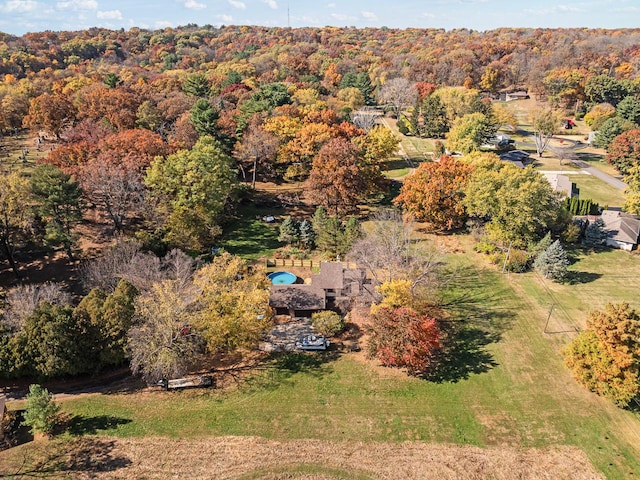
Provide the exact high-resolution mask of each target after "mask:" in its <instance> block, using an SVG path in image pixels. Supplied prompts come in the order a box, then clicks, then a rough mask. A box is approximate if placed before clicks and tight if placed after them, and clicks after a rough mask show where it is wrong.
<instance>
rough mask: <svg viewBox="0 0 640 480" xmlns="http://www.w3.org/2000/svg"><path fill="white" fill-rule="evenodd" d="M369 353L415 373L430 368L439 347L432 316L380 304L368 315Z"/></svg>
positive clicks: (437, 330)
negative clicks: (377, 308)
mask: <svg viewBox="0 0 640 480" xmlns="http://www.w3.org/2000/svg"><path fill="white" fill-rule="evenodd" d="M369 331H370V334H371V337H370V339H369V345H368V353H369V356H370V357H371V358H377V359H378V360H380V362H382V364H383V365H384V366H387V367H400V368H407V370H408V372H409V374H411V375H416V374H420V373H425V372H428V371H430V370H432V369H433V368H434V367H435V366H436V363H437V353H438V352H439V351H440V349H441V344H440V338H441V336H442V335H441V332H440V329H439V328H438V325H437V322H436V320H435V319H433V318H430V317H428V316H426V315H419V314H418V313H416V311H415V310H413V309H411V308H409V307H399V308H395V309H392V308H388V307H383V308H381V309H379V310H377V311H376V312H375V314H374V315H373V316H372V318H371V326H370V329H369Z"/></svg>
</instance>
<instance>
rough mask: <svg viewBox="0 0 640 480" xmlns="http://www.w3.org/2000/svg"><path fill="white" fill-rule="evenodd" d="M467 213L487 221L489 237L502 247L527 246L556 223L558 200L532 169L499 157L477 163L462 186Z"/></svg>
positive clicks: (559, 209) (558, 207) (540, 176)
mask: <svg viewBox="0 0 640 480" xmlns="http://www.w3.org/2000/svg"><path fill="white" fill-rule="evenodd" d="M464 204H465V207H466V208H467V212H468V213H469V215H470V216H475V217H476V218H478V219H481V220H485V221H487V223H486V230H487V233H488V234H489V237H490V238H491V239H492V240H493V241H495V242H497V243H499V244H502V245H504V246H508V245H509V244H512V245H513V246H514V247H516V248H526V246H527V245H529V244H530V243H532V242H535V241H537V240H538V239H539V238H541V237H542V236H543V235H544V234H545V233H546V232H547V231H549V229H550V228H551V227H552V226H554V225H555V223H554V222H556V221H557V220H558V218H559V215H560V211H561V208H560V201H559V199H558V197H557V195H556V194H555V193H554V192H553V190H552V189H551V185H550V184H549V182H548V181H547V180H546V179H545V178H544V176H542V175H541V174H540V173H538V172H536V171H535V170H533V169H532V168H530V167H528V168H526V169H524V170H523V169H521V168H518V167H516V166H515V165H511V164H507V163H502V162H500V161H499V160H496V161H487V162H486V163H483V164H478V165H476V168H475V170H474V171H473V173H472V174H471V176H470V177H469V181H468V183H467V186H466V188H465V197H464Z"/></svg>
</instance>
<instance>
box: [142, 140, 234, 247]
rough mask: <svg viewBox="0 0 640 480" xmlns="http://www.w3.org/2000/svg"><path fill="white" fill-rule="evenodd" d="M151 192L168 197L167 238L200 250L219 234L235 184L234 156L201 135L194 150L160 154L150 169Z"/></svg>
mask: <svg viewBox="0 0 640 480" xmlns="http://www.w3.org/2000/svg"><path fill="white" fill-rule="evenodd" d="M146 184H147V186H148V187H149V189H150V190H151V194H152V195H154V196H156V197H157V198H161V199H165V201H166V203H164V202H163V203H162V204H160V208H161V209H162V210H163V211H164V212H165V213H166V214H167V215H168V222H167V228H168V234H167V240H168V241H169V243H170V244H173V245H175V246H178V247H185V248H189V249H196V250H201V249H203V248H205V247H207V246H208V245H210V244H211V241H212V238H214V237H215V236H216V235H217V234H218V233H219V227H218V224H217V222H218V221H219V219H220V216H221V214H222V212H223V209H224V206H225V204H226V203H227V200H228V198H229V195H230V194H231V191H232V189H233V186H234V184H235V171H234V170H233V168H232V162H231V159H230V158H229V157H228V156H227V155H226V154H225V153H224V151H223V150H222V148H221V146H220V144H219V143H218V142H216V141H215V140H214V139H213V138H211V137H207V136H204V137H201V138H200V140H198V142H197V143H196V144H195V145H194V147H193V148H192V149H191V150H181V151H179V152H177V153H174V154H172V155H169V156H167V157H166V158H164V157H157V158H156V159H155V160H154V161H153V162H152V164H151V167H150V168H149V169H148V171H147V176H146Z"/></svg>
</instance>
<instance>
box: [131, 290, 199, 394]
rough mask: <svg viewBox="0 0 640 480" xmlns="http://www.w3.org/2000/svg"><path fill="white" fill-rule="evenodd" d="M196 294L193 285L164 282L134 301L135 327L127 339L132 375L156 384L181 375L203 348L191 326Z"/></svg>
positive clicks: (193, 318) (193, 317)
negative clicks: (140, 376)
mask: <svg viewBox="0 0 640 480" xmlns="http://www.w3.org/2000/svg"><path fill="white" fill-rule="evenodd" d="M197 295H198V291H197V288H196V287H195V286H194V285H193V284H188V285H186V286H185V285H182V284H180V283H178V282H177V281H175V280H164V281H162V282H160V283H156V284H155V285H154V286H153V288H152V289H151V290H150V291H149V292H146V293H143V294H141V295H139V296H138V297H137V298H136V302H135V317H134V322H135V324H136V325H135V326H134V327H132V328H131V329H130V330H129V332H128V340H127V348H128V352H129V356H130V366H131V371H132V373H133V374H134V375H136V374H140V375H142V378H144V380H145V381H147V382H148V383H156V382H158V381H159V380H161V379H170V378H176V377H179V376H181V375H183V374H184V373H186V371H187V369H188V368H189V366H191V365H192V364H193V363H194V362H195V360H196V358H197V355H198V354H199V353H200V352H202V348H203V342H202V338H201V337H200V336H199V335H198V334H197V333H196V332H195V331H194V330H193V327H192V325H193V322H194V320H195V315H194V313H195V312H194V311H193V308H192V305H193V303H194V302H195V300H196V298H197Z"/></svg>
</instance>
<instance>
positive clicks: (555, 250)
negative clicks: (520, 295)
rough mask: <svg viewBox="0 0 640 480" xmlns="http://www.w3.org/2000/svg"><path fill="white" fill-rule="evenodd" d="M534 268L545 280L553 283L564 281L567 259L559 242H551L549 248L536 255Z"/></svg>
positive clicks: (567, 264)
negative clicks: (553, 281)
mask: <svg viewBox="0 0 640 480" xmlns="http://www.w3.org/2000/svg"><path fill="white" fill-rule="evenodd" d="M534 266H535V268H536V270H538V271H539V272H540V273H541V274H542V275H544V277H545V278H550V279H551V280H555V281H562V280H564V278H565V277H566V276H567V267H568V266H569V258H568V256H567V252H566V251H565V250H564V248H562V245H560V240H556V241H555V242H553V243H552V244H551V245H550V246H549V248H547V249H546V250H545V251H544V252H542V253H541V254H540V255H538V257H537V258H536V261H535V263H534Z"/></svg>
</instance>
